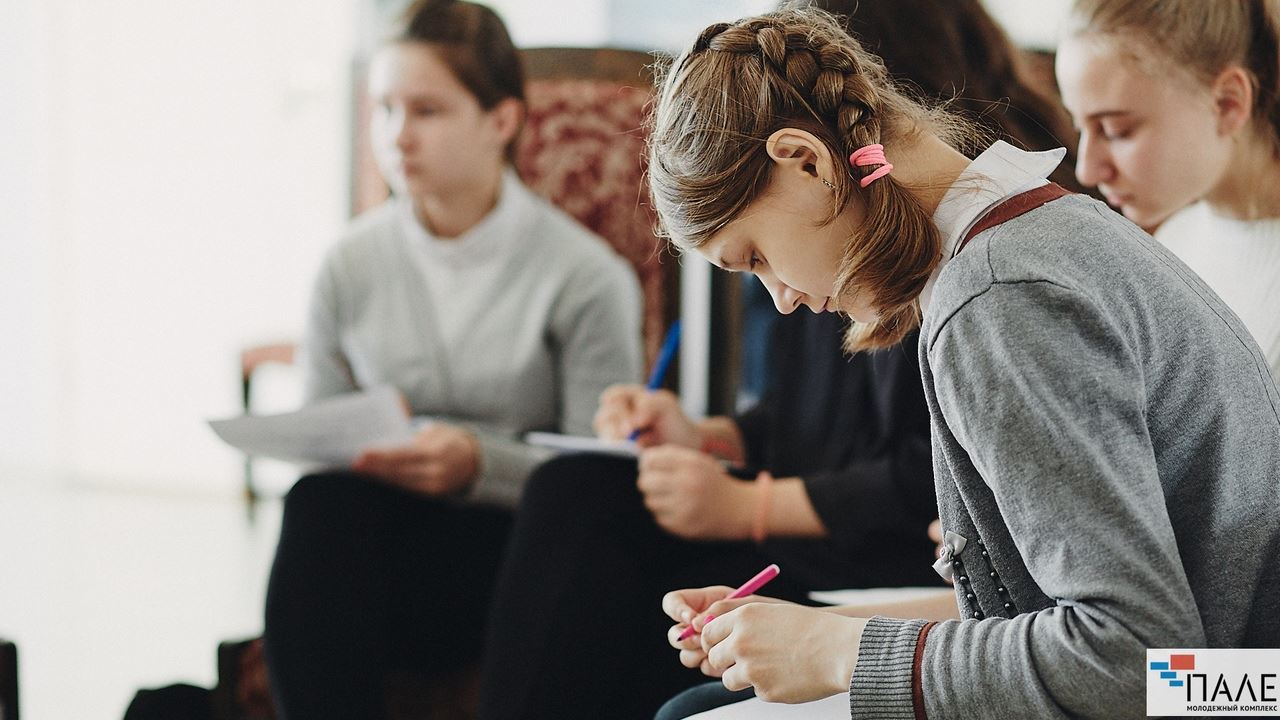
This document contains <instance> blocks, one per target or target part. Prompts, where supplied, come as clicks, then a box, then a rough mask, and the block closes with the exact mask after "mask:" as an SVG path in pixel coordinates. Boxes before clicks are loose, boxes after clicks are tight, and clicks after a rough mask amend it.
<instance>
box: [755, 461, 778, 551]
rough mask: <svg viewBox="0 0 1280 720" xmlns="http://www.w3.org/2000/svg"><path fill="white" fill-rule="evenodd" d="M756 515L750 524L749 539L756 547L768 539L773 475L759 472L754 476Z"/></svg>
mask: <svg viewBox="0 0 1280 720" xmlns="http://www.w3.org/2000/svg"><path fill="white" fill-rule="evenodd" d="M756 489H757V490H759V492H758V493H757V494H756V514H755V517H754V518H753V519H752V522H751V539H752V540H754V541H755V542H756V544H757V545H759V544H760V543H762V542H764V541H765V538H767V537H769V506H770V504H771V501H772V499H773V497H772V496H773V475H770V474H769V471H768V470H761V471H760V474H759V475H757V476H756Z"/></svg>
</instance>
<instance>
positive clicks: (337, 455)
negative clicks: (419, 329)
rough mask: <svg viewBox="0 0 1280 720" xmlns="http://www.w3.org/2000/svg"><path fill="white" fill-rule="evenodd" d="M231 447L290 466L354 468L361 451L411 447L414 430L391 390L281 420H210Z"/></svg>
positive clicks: (322, 404) (315, 406) (332, 401)
mask: <svg viewBox="0 0 1280 720" xmlns="http://www.w3.org/2000/svg"><path fill="white" fill-rule="evenodd" d="M209 427H211V428H213V431H214V432H215V433H217V434H218V437H220V438H222V439H223V440H224V441H225V442H226V443H227V444H229V445H232V446H234V447H237V448H239V449H240V450H243V451H244V452H246V453H248V454H250V455H257V456H262V457H271V458H276V459H278V460H288V461H290V462H302V463H321V464H325V465H350V464H351V463H352V461H354V460H355V459H356V456H358V455H359V454H360V452H361V451H362V450H364V449H365V448H369V447H378V446H382V447H386V446H395V445H405V444H408V443H409V442H410V441H411V440H412V439H413V427H412V425H411V423H410V421H409V417H408V416H407V415H405V410H404V404H403V403H402V402H401V399H400V394H399V393H398V392H397V391H396V390H395V388H391V387H379V388H374V389H372V390H368V391H365V392H358V393H350V394H347V395H338V396H335V397H332V398H326V399H325V400H321V401H319V402H315V403H312V404H310V405H307V406H306V407H304V408H302V409H301V410H298V411H296V412H291V413H283V414H280V415H262V416H254V415H244V416H241V417H237V418H231V419H228V420H210V421H209Z"/></svg>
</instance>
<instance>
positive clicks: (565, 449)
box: [524, 432, 640, 457]
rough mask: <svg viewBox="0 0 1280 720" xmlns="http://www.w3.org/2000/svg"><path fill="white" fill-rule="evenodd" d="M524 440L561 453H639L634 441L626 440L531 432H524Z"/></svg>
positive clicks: (629, 454)
mask: <svg viewBox="0 0 1280 720" xmlns="http://www.w3.org/2000/svg"><path fill="white" fill-rule="evenodd" d="M524 441H525V442H527V443H529V444H530V445H540V446H542V447H547V448H551V449H553V450H557V451H559V452H562V453H569V452H592V453H604V454H606V455H622V456H625V457H636V456H637V455H638V454H639V453H640V449H639V448H637V447H636V444H635V443H633V442H629V441H626V440H601V439H599V438H593V437H580V436H577V435H558V434H556V433H546V432H531V433H525V436H524Z"/></svg>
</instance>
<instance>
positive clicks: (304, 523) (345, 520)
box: [265, 473, 511, 720]
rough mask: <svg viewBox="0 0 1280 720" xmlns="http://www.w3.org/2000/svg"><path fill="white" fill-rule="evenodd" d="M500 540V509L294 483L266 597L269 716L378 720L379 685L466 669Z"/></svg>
mask: <svg viewBox="0 0 1280 720" xmlns="http://www.w3.org/2000/svg"><path fill="white" fill-rule="evenodd" d="M510 529H511V515H510V513H509V512H507V511H505V510H499V509H494V508H485V507H476V506H466V505H461V504H457V503H453V502H449V501H445V500H436V499H432V498H426V497H422V496H419V495H416V494H413V493H409V492H406V491H403V490H400V489H397V488H393V487H390V486H387V485H383V484H379V483H378V482H377V481H374V480H371V479H369V478H367V477H363V476H360V475H357V474H353V473H331V474H324V475H312V476H308V477H305V478H303V479H301V480H299V481H298V483H297V484H296V485H295V486H294V488H293V489H292V490H291V491H290V492H289V494H288V496H287V497H286V499H285V505H284V520H283V524H282V525H281V529H280V545H279V547H278V549H277V550H276V557H275V563H274V565H273V566H272V569H271V577H270V580H269V583H268V587H267V607H266V632H265V641H266V656H267V665H268V670H269V673H270V677H271V685H272V693H273V695H274V697H275V700H276V704H277V712H278V714H279V715H280V716H281V717H282V718H285V719H286V720H322V719H325V718H342V719H347V718H351V719H355V718H360V719H361V720H368V719H370V718H374V719H376V718H381V717H385V716H386V708H385V701H384V695H385V693H384V686H385V683H386V681H387V679H388V677H389V676H391V675H393V674H395V673H397V672H401V671H409V672H415V673H427V674H432V673H439V674H446V673H450V672H453V671H456V670H458V669H460V668H462V667H465V666H466V665H467V664H469V663H475V662H476V661H478V659H479V658H480V655H481V651H482V643H483V639H484V627H485V620H486V611H487V609H488V607H489V603H490V599H491V596H492V593H493V586H494V579H495V576H496V573H497V568H498V565H499V562H500V558H501V556H502V552H503V548H504V546H505V544H506V541H507V537H508V535H509V532H510Z"/></svg>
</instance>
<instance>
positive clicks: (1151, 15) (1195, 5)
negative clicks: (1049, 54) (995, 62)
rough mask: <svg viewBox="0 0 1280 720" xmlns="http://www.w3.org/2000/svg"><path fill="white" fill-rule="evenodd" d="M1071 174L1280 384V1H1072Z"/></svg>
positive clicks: (1063, 78)
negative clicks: (1184, 273) (1174, 271)
mask: <svg viewBox="0 0 1280 720" xmlns="http://www.w3.org/2000/svg"><path fill="white" fill-rule="evenodd" d="M1068 27H1069V30H1068V34H1067V36H1066V38H1065V39H1064V40H1063V42H1062V43H1061V45H1060V46H1059V48H1058V56H1057V74H1058V82H1059V84H1060V85H1061V88H1062V96H1063V100H1064V102H1065V103H1066V105H1067V109H1068V110H1070V111H1071V114H1072V116H1073V118H1074V120H1075V123H1076V126H1077V127H1078V128H1079V130H1080V150H1079V161H1078V163H1077V165H1076V173H1077V176H1078V178H1079V179H1080V181H1081V182H1082V183H1084V184H1086V185H1091V186H1092V185H1096V186H1097V187H1098V188H1099V189H1100V190H1101V191H1102V192H1103V193H1104V194H1105V195H1106V197H1107V199H1108V200H1109V201H1110V202H1111V204H1112V205H1114V206H1115V207H1117V208H1119V209H1120V210H1121V211H1122V212H1123V213H1124V214H1125V215H1126V216H1127V217H1128V218H1129V219H1130V220H1133V221H1134V222H1135V223H1137V224H1138V225H1141V226H1143V227H1145V228H1147V229H1149V230H1150V229H1154V230H1155V236H1156V239H1158V240H1160V241H1161V242H1162V243H1164V244H1165V245H1166V246H1167V247H1168V248H1169V249H1170V250H1172V251H1173V252H1174V253H1175V254H1176V255H1177V256H1178V257H1179V258H1180V259H1181V260H1182V261H1183V262H1185V263H1186V264H1187V265H1188V266H1189V267H1191V269H1192V270H1195V271H1196V272H1197V273H1198V274H1199V275H1200V276H1201V277H1202V278H1204V280H1205V282H1206V283H1208V285H1209V286H1210V287H1212V288H1213V289H1214V291H1216V292H1217V293H1218V294H1219V295H1221V296H1222V299H1223V300H1225V301H1227V304H1228V305H1229V306H1230V307H1231V309H1232V310H1234V311H1235V313H1236V314H1237V315H1239V316H1240V319H1241V320H1242V321H1243V322H1244V324H1245V326H1246V327H1247V328H1248V329H1249V331H1250V332H1251V333H1252V334H1253V336H1254V338H1255V339H1256V340H1257V341H1258V344H1259V346H1261V348H1262V350H1263V352H1264V353H1265V355H1266V358H1267V363H1268V365H1269V366H1270V368H1271V374H1272V375H1273V376H1275V377H1280V60H1278V59H1277V58H1278V51H1277V45H1278V40H1277V38H1278V36H1280V3H1277V2H1275V0H1215V2H1202V0H1176V1H1174V2H1165V3H1136V2H1125V1H1123V0H1079V1H1078V2H1076V3H1075V6H1074V8H1073V11H1072V14H1071V20H1070V23H1069V26H1068Z"/></svg>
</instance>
